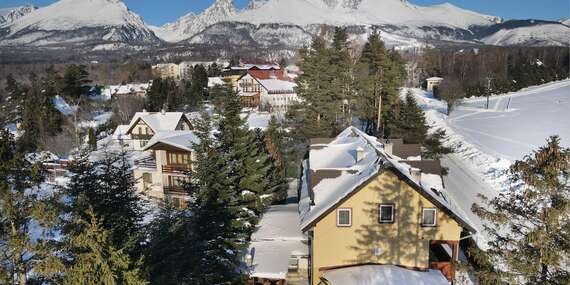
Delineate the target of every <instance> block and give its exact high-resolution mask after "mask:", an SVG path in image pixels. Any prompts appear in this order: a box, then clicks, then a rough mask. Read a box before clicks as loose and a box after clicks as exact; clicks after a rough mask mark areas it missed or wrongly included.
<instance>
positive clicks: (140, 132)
mask: <svg viewBox="0 0 570 285" xmlns="http://www.w3.org/2000/svg"><path fill="white" fill-rule="evenodd" d="M142 134H143V131H142V127H139V135H142Z"/></svg>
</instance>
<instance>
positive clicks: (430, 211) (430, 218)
mask: <svg viewBox="0 0 570 285" xmlns="http://www.w3.org/2000/svg"><path fill="white" fill-rule="evenodd" d="M435 226H437V210H436V209H435V208H423V209H422V227H435Z"/></svg>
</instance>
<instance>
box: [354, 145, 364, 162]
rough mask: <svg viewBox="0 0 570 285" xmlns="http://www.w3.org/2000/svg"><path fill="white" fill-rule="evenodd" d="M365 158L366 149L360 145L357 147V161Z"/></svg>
mask: <svg viewBox="0 0 570 285" xmlns="http://www.w3.org/2000/svg"><path fill="white" fill-rule="evenodd" d="M363 159H364V149H363V148H361V147H358V148H357V149H356V163H359V162H361V161H362V160H363Z"/></svg>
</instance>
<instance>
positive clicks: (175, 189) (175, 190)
mask: <svg viewBox="0 0 570 285" xmlns="http://www.w3.org/2000/svg"><path fill="white" fill-rule="evenodd" d="M164 194H166V195H168V194H178V195H188V192H186V191H185V190H184V187H182V186H164Z"/></svg>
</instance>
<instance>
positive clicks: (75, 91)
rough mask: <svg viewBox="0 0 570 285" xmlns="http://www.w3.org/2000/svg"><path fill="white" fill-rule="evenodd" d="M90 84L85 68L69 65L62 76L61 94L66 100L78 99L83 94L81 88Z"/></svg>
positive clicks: (83, 66)
mask: <svg viewBox="0 0 570 285" xmlns="http://www.w3.org/2000/svg"><path fill="white" fill-rule="evenodd" d="M90 82H91V80H89V72H88V71H87V66H85V65H76V64H71V65H69V66H68V67H67V68H66V69H65V72H64V74H63V88H62V93H63V95H64V96H66V97H68V98H79V97H80V96H81V95H84V93H85V92H84V90H83V87H84V86H85V85H86V84H89V83H90Z"/></svg>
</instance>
